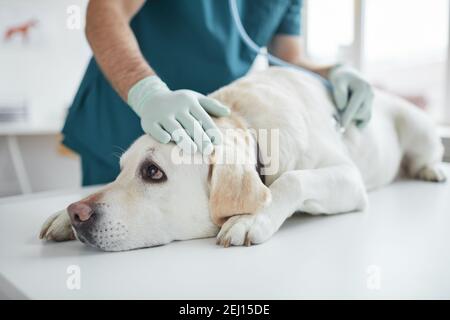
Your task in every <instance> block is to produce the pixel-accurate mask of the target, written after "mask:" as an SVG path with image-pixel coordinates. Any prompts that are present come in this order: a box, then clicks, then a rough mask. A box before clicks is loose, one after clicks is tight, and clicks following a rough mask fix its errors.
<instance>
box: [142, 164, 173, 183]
mask: <svg viewBox="0 0 450 320" xmlns="http://www.w3.org/2000/svg"><path fill="white" fill-rule="evenodd" d="M141 174H142V179H144V181H147V182H163V181H165V180H167V177H166V175H165V174H164V172H163V171H162V170H161V169H160V168H158V166H157V165H156V164H154V163H145V164H143V165H142V167H141Z"/></svg>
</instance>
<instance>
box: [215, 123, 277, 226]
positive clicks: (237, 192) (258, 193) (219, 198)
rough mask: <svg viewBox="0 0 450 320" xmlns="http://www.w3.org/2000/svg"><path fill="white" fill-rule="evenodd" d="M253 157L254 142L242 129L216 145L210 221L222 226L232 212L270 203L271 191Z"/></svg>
mask: <svg viewBox="0 0 450 320" xmlns="http://www.w3.org/2000/svg"><path fill="white" fill-rule="evenodd" d="M236 132H238V133H237V134H236ZM230 154H231V155H232V156H231V157H230ZM256 157H257V155H256V143H255V142H254V140H253V138H252V137H251V135H250V133H249V132H248V131H245V130H241V131H235V134H232V135H231V136H230V134H226V135H224V142H223V144H222V145H221V146H216V148H215V153H214V155H213V157H212V164H211V167H210V195H209V210H210V214H211V220H212V221H213V222H214V223H215V224H217V225H219V226H221V225H222V224H223V223H225V221H226V220H227V219H228V218H229V217H231V216H234V215H239V214H253V213H256V212H257V211H258V210H259V209H261V208H263V207H265V206H266V205H267V204H268V203H269V202H270V200H271V194H270V190H269V188H267V187H266V186H265V185H264V183H263V182H262V181H261V178H260V177H259V175H258V172H257V171H256Z"/></svg>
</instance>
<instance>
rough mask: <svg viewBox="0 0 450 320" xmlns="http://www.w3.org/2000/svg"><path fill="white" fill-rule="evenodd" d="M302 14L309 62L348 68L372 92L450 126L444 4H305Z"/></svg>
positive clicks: (420, 0)
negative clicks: (371, 86)
mask: <svg viewBox="0 0 450 320" xmlns="http://www.w3.org/2000/svg"><path fill="white" fill-rule="evenodd" d="M339 6H341V7H340V8H339ZM330 8H331V9H330ZM305 9H306V10H305V11H306V12H305V15H306V25H305V28H306V38H307V49H308V53H309V54H310V56H312V57H313V58H314V59H318V60H319V61H324V60H325V61H333V60H334V61H341V62H347V63H352V64H353V65H355V66H356V67H358V68H360V69H361V70H362V71H363V72H364V74H365V75H366V76H367V77H368V78H369V79H370V80H371V81H372V83H373V84H374V85H375V86H377V87H380V88H383V89H384V90H387V91H391V92H393V93H395V94H398V95H401V96H403V97H405V98H406V99H408V100H410V101H411V102H413V103H414V104H416V105H418V106H419V107H421V108H424V109H426V110H427V111H428V112H430V114H431V115H432V116H433V117H434V118H435V119H436V121H437V122H439V123H447V124H449V123H450V99H449V98H448V97H446V93H447V88H450V86H449V80H450V77H449V76H448V73H449V72H448V71H447V70H448V57H449V54H448V52H449V45H448V38H449V27H450V26H449V12H450V8H449V1H448V0H395V1H392V0H349V1H347V0H346V1H332V0H309V1H307V4H306V8H305ZM330 11H332V12H331V13H330ZM333 15H335V16H334V17H332V16H333ZM339 23H341V24H342V25H341V26H337V24H339ZM331 26H333V27H331ZM319 29H320V31H319ZM350 29H352V30H350ZM324 57H325V58H326V59H324ZM449 97H450V96H449Z"/></svg>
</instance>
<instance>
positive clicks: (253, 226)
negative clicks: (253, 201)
mask: <svg viewBox="0 0 450 320" xmlns="http://www.w3.org/2000/svg"><path fill="white" fill-rule="evenodd" d="M275 231H276V229H275V226H274V223H273V222H272V221H271V220H270V219H269V218H268V217H267V216H265V215H262V214H256V215H248V214H246V215H239V216H234V217H231V218H230V219H228V220H227V222H225V223H224V224H223V226H222V228H221V229H220V232H219V234H218V235H217V244H219V245H222V246H224V247H229V246H230V245H231V246H242V245H246V246H250V245H252V244H260V243H263V242H264V241H266V240H268V239H269V238H270V237H271V236H272V235H273V234H274V233H275Z"/></svg>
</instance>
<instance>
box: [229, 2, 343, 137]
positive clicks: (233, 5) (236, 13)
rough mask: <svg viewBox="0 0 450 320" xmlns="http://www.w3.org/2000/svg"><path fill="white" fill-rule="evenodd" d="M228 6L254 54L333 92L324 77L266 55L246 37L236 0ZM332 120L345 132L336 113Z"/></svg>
mask: <svg viewBox="0 0 450 320" xmlns="http://www.w3.org/2000/svg"><path fill="white" fill-rule="evenodd" d="M228 5H229V7H230V13H231V16H232V17H233V21H234V24H235V25H236V28H237V30H238V33H239V36H240V37H241V39H242V41H244V43H245V44H246V45H247V46H248V47H249V48H250V49H251V50H252V51H253V52H255V53H256V54H259V55H262V56H264V57H266V58H267V60H268V61H269V62H270V63H271V64H273V65H276V66H282V67H288V68H293V69H297V70H299V71H301V72H304V73H307V74H309V75H311V76H312V77H314V78H316V79H318V80H319V81H320V82H322V83H323V85H324V86H325V87H326V88H327V89H328V91H329V92H330V93H331V92H332V91H333V86H332V85H331V83H330V81H329V80H327V79H325V78H324V77H322V76H321V75H319V74H317V73H314V72H312V71H310V70H308V69H305V68H302V67H300V66H297V65H295V64H292V63H289V62H287V61H284V60H282V59H280V58H277V57H275V56H273V55H271V54H270V53H268V52H267V51H265V50H264V49H263V48H261V47H260V46H258V45H257V44H256V43H255V42H254V41H253V40H252V38H250V36H249V35H248V33H247V31H246V30H245V28H244V26H243V25H242V21H241V17H240V15H239V10H238V7H237V3H236V0H228ZM334 120H335V121H336V127H337V129H338V130H339V131H340V132H341V133H343V132H345V128H343V127H341V126H340V116H339V114H338V113H336V114H335V115H334Z"/></svg>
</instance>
